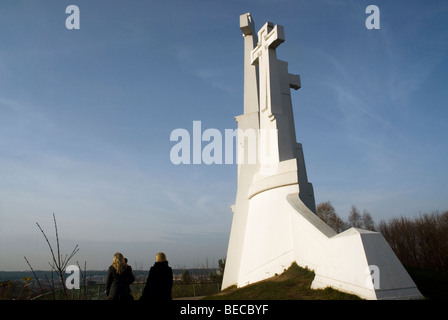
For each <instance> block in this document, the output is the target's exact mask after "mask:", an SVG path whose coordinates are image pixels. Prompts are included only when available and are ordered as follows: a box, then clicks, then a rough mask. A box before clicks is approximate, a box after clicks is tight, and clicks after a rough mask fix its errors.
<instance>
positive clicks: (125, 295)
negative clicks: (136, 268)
mask: <svg viewBox="0 0 448 320" xmlns="http://www.w3.org/2000/svg"><path fill="white" fill-rule="evenodd" d="M134 281H135V278H134V274H133V273H132V268H131V267H130V266H127V267H126V269H125V270H124V271H123V273H122V274H118V273H117V270H116V269H115V268H114V267H113V266H110V267H109V271H108V272H107V281H106V295H107V296H108V298H109V299H110V300H133V297H132V294H131V289H130V288H129V285H130V284H131V283H133V282H134Z"/></svg>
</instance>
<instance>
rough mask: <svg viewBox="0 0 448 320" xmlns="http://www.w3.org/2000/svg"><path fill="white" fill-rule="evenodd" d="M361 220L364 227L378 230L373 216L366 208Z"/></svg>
mask: <svg viewBox="0 0 448 320" xmlns="http://www.w3.org/2000/svg"><path fill="white" fill-rule="evenodd" d="M361 222H362V225H363V228H364V229H366V230H370V231H376V228H375V222H373V218H372V216H371V215H370V213H369V211H367V210H366V209H364V211H363V212H362V216H361Z"/></svg>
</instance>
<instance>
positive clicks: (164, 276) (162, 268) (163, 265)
mask: <svg viewBox="0 0 448 320" xmlns="http://www.w3.org/2000/svg"><path fill="white" fill-rule="evenodd" d="M172 287H173V270H172V269H171V267H169V266H168V261H167V260H166V256H165V254H164V253H163V252H159V253H157V255H156V262H155V263H154V266H152V267H151V268H150V269H149V275H148V279H147V280H146V285H145V288H144V289H143V293H142V296H141V297H140V300H172V297H171V289H172Z"/></svg>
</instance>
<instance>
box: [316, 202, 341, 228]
mask: <svg viewBox="0 0 448 320" xmlns="http://www.w3.org/2000/svg"><path fill="white" fill-rule="evenodd" d="M316 214H317V216H318V217H319V218H320V219H321V220H322V221H323V222H325V223H326V224H327V225H329V226H330V227H331V228H333V229H334V231H336V232H337V233H340V232H342V231H344V230H345V229H347V224H346V223H345V222H344V221H343V220H342V219H341V218H339V216H338V215H337V213H336V210H335V209H334V207H333V205H332V204H331V202H330V201H327V202H322V203H319V204H318V205H317V207H316Z"/></svg>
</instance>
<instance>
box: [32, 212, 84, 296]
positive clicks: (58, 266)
mask: <svg viewBox="0 0 448 320" xmlns="http://www.w3.org/2000/svg"><path fill="white" fill-rule="evenodd" d="M53 221H54V229H55V234H56V253H55V250H54V249H53V246H52V245H51V243H50V240H48V237H47V235H46V234H45V232H44V230H43V229H42V227H41V226H40V225H39V223H37V222H36V225H37V227H38V228H39V230H40V231H41V232H42V234H43V236H44V238H45V241H46V242H47V244H48V247H49V248H50V252H51V257H52V260H53V261H52V262H51V263H50V262H48V264H49V265H50V267H51V269H52V271H55V272H56V273H57V275H58V277H59V281H60V282H61V286H62V291H63V296H64V298H65V299H68V292H67V286H66V285H65V281H64V274H65V269H66V268H67V266H68V263H69V262H70V260H71V259H72V258H73V257H74V255H75V254H76V253H77V252H78V251H79V249H78V245H76V246H75V248H74V249H73V250H72V252H71V253H70V254H66V255H65V256H64V257H63V256H62V253H61V249H60V242H59V233H58V226H57V223H56V216H55V214H54V213H53ZM25 260H26V261H27V263H28V265H29V266H30V268H31V265H30V264H29V262H28V260H27V259H26V257H25ZM36 279H37V278H36ZM37 281H39V280H37ZM47 281H48V278H47ZM48 282H49V281H48ZM49 283H50V282H49ZM39 285H40V284H39ZM50 287H51V288H52V292H53V294H54V286H53V285H52V284H50ZM53 297H54V295H53Z"/></svg>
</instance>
